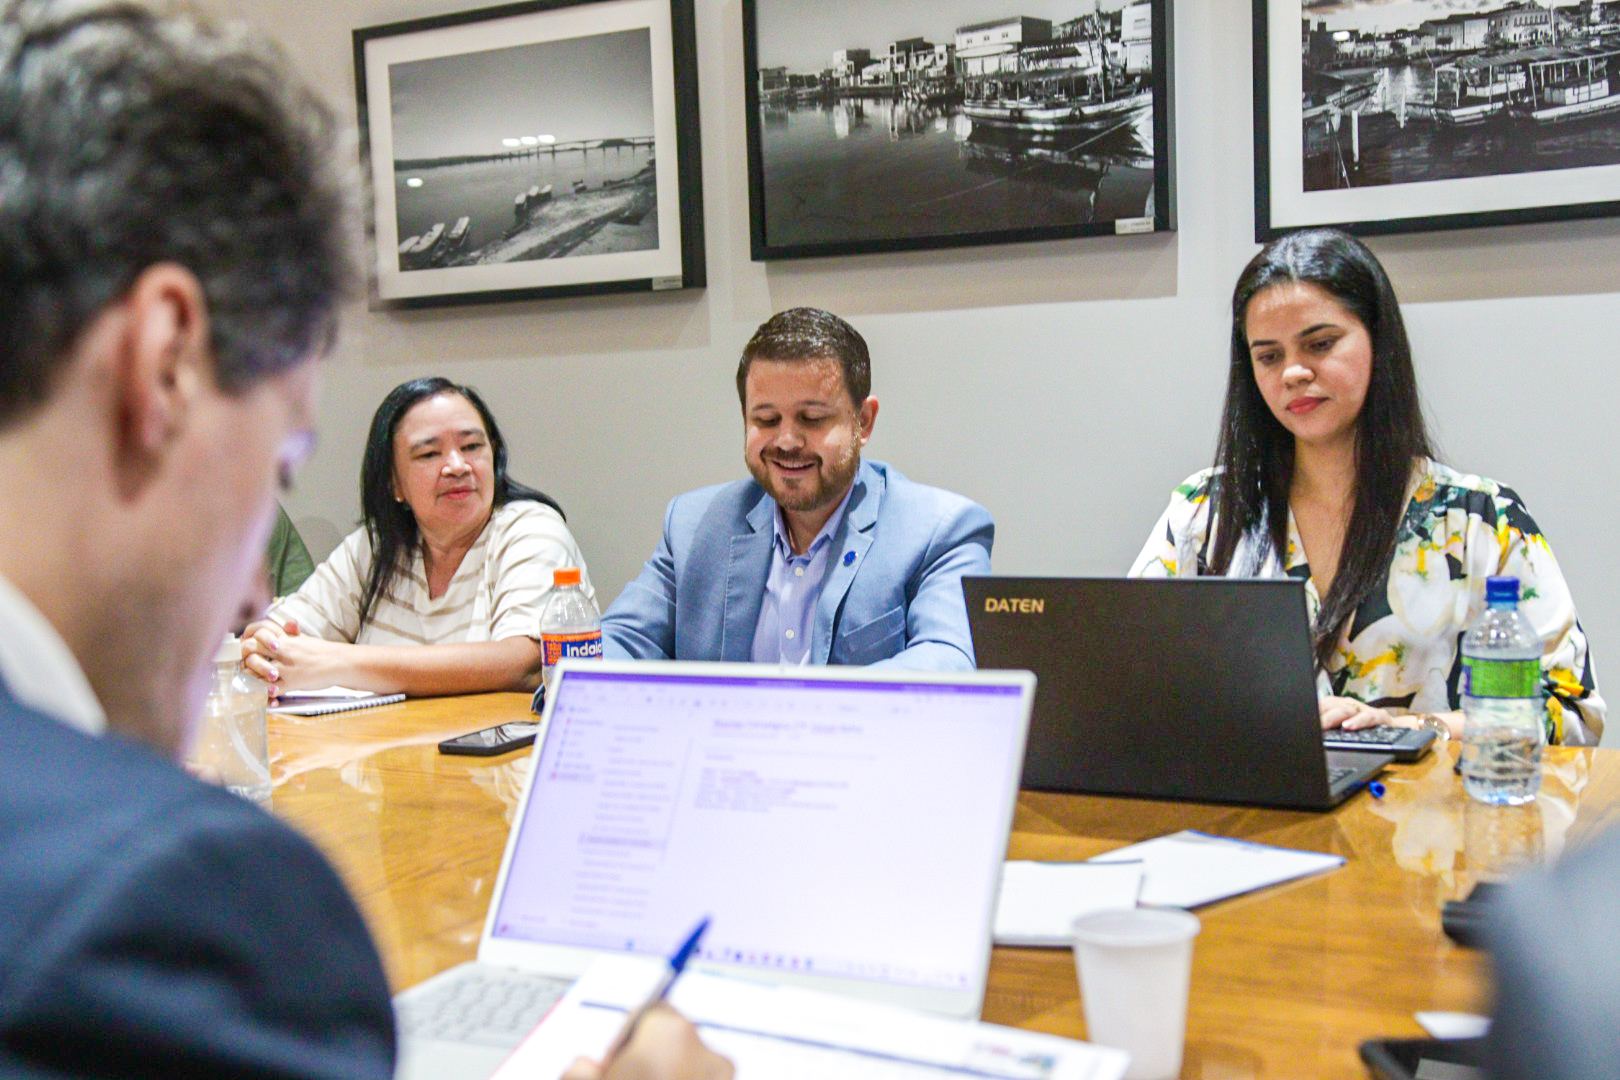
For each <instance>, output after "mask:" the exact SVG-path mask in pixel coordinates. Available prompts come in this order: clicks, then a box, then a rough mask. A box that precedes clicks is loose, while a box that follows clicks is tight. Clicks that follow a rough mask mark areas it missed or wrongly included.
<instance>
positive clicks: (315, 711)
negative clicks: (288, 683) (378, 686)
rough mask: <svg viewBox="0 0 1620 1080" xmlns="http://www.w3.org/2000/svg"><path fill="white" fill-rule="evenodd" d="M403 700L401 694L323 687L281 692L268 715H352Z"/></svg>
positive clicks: (342, 687) (403, 697)
mask: <svg viewBox="0 0 1620 1080" xmlns="http://www.w3.org/2000/svg"><path fill="white" fill-rule="evenodd" d="M404 700H405V695H404V694H377V693H373V692H372V691H370V690H350V689H349V688H348V687H346V686H326V687H322V688H321V689H319V690H284V691H282V693H281V701H280V703H279V704H276V705H272V706H271V707H270V711H271V712H273V713H278V714H280V715H282V716H325V715H326V714H327V713H340V712H352V711H353V710H355V709H369V708H371V707H373V706H375V705H392V704H394V703H395V702H396V701H404Z"/></svg>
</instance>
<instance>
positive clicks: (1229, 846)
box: [995, 829, 1344, 945]
mask: <svg viewBox="0 0 1620 1080" xmlns="http://www.w3.org/2000/svg"><path fill="white" fill-rule="evenodd" d="M1343 865H1344V859H1343V858H1341V857H1340V856H1338V855H1321V854H1318V853H1316V852H1313V851H1295V850H1293V849H1291V848H1279V847H1271V846H1270V845H1268V844H1255V843H1251V842H1249V841H1247V840H1231V839H1228V838H1226V837H1223V836H1211V835H1209V834H1208V833H1201V832H1197V831H1195V830H1192V829H1187V830H1185V831H1183V832H1178V833H1171V834H1170V835H1169V836H1161V837H1158V838H1157V839H1154V840H1147V841H1144V842H1143V843H1140V844H1132V845H1130V846H1129V847H1123V848H1120V849H1118V850H1117V851H1110V852H1108V853H1106V854H1103V855H1098V856H1097V857H1096V858H1094V859H1092V860H1090V861H1089V862H1082V863H1055V862H1054V863H1041V862H1022V861H1011V862H1008V863H1007V864H1006V866H1005V867H1004V868H1003V870H1002V876H1001V895H1000V898H999V900H998V902H997V904H996V924H995V941H996V944H997V945H1068V944H1069V943H1070V941H1071V939H1072V935H1071V934H1070V932H1069V928H1070V927H1071V926H1072V925H1073V924H1074V920H1075V919H1077V918H1079V917H1080V916H1081V915H1089V914H1090V913H1091V912H1093V911H1108V910H1111V909H1118V908H1128V907H1135V906H1136V905H1137V904H1138V903H1141V904H1147V905H1152V906H1156V907H1179V908H1195V907H1199V906H1200V905H1203V904H1209V903H1213V902H1215V901H1216V900H1224V899H1226V898H1227V897H1231V896H1239V895H1241V894H1243V893H1246V892H1253V891H1254V890H1255V889H1263V888H1265V887H1266V886H1267V885H1276V884H1278V883H1279V882H1283V881H1292V880H1293V879H1294V878H1300V877H1305V876H1307V875H1310V874H1318V873H1321V872H1322V871H1324V870H1334V869H1337V868H1338V867H1340V866H1343Z"/></svg>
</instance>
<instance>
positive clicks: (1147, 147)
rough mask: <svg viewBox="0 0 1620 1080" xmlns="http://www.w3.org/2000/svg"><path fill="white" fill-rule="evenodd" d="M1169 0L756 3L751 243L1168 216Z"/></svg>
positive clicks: (798, 250)
mask: <svg viewBox="0 0 1620 1080" xmlns="http://www.w3.org/2000/svg"><path fill="white" fill-rule="evenodd" d="M1169 3H1170V0H1030V2H1028V3H1022V4H1017V5H1011V6H1009V5H1008V4H1007V2H1006V0H895V2H890V3H881V4H874V3H870V2H867V0H817V2H816V3H804V2H802V0H743V5H742V9H743V47H744V54H745V63H746V66H747V83H746V86H747V93H748V159H749V208H750V218H751V226H752V250H753V257H754V258H755V259H783V258H798V257H803V256H811V255H844V254H855V253H861V252H873V251H903V250H913V249H919V248H939V247H958V246H964V245H970V244H994V243H1007V242H1012V241H1024V240H1053V239H1059V238H1066V237H1078V236H1097V235H1113V234H1116V233H1138V232H1155V231H1160V230H1169V229H1172V228H1174V205H1173V200H1174V192H1173V184H1172V180H1171V173H1172V170H1171V146H1170V139H1171V123H1170V120H1171V103H1170V90H1169V87H1170V79H1169V64H1170V42H1169V26H1170V19H1169Z"/></svg>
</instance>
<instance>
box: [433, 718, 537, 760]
mask: <svg viewBox="0 0 1620 1080" xmlns="http://www.w3.org/2000/svg"><path fill="white" fill-rule="evenodd" d="M539 729H540V725H539V723H538V722H536V721H534V720H514V721H512V722H511V723H509V724H497V725H495V726H494V727H487V728H485V729H484V730H483V731H473V732H469V733H467V734H466V735H457V736H456V737H455V738H453V739H446V740H444V742H442V743H440V744H439V753H441V754H473V755H475V756H477V757H493V756H494V755H496V754H504V753H506V752H507V751H508V750H516V749H517V748H518V747H520V746H528V745H529V744H530V743H532V742H534V734H535V732H536V731H538V730H539Z"/></svg>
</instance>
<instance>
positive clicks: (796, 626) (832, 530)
mask: <svg viewBox="0 0 1620 1080" xmlns="http://www.w3.org/2000/svg"><path fill="white" fill-rule="evenodd" d="M853 490H854V488H853V486H852V487H851V488H850V491H853ZM849 496H850V492H849V491H846V492H844V498H843V500H842V501H840V502H839V504H838V509H836V510H834V511H833V515H832V517H830V518H828V519H827V523H826V524H825V525H823V526H822V527H821V531H820V532H818V533H817V534H816V538H815V539H814V540H812V541H811V542H810V547H809V548H808V549H806V551H805V553H804V554H803V555H795V554H794V553H793V541H792V539H791V538H790V537H789V536H788V531H787V525H786V524H784V523H783V521H782V509H781V507H777V509H776V512H775V513H774V514H772V515H771V521H772V522H773V524H774V525H775V531H776V535H775V540H774V541H773V543H772V546H771V572H770V575H769V576H767V577H766V579H765V598H764V600H763V601H762V602H761V603H760V605H759V622H757V623H755V624H754V651H753V654H752V657H751V658H752V659H753V661H754V663H756V664H800V665H802V664H807V663H809V662H810V634H811V631H812V630H813V628H814V623H815V618H816V601H817V600H818V599H820V598H821V583H822V582H823V581H824V580H826V577H827V564H828V562H829V560H830V558H831V553H832V546H833V543H832V541H833V537H834V536H835V535H837V533H838V527H839V526H840V525H842V524H843V522H844V511H845V510H846V509H847V508H848V506H849Z"/></svg>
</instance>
